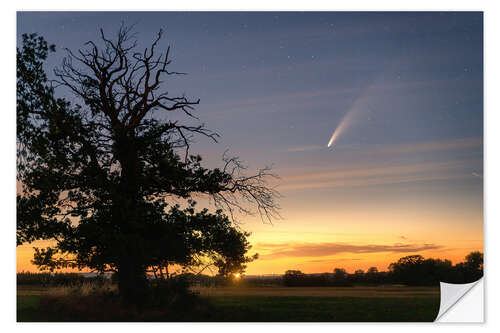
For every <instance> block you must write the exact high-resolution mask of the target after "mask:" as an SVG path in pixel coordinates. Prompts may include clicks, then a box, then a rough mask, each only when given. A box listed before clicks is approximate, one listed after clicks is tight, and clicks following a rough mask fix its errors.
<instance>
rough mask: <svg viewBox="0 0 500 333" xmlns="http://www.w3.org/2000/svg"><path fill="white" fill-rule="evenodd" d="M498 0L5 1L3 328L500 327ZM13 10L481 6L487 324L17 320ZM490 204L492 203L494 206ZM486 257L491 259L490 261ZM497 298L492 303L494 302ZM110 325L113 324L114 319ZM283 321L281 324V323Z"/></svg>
mask: <svg viewBox="0 0 500 333" xmlns="http://www.w3.org/2000/svg"><path fill="white" fill-rule="evenodd" d="M496 3H498V1H460V0H454V1H436V0H431V1H428V0H421V1H418V2H417V1H411V2H410V1H407V2H404V1H384V0H379V1H368V0H366V1H343V2H331V1H315V0H309V1H307V2H304V1H292V0H290V1H269V0H266V1H262V0H253V1H252V2H247V3H236V2H233V1H217V0H212V1H210V2H208V1H207V2H203V1H190V2H189V3H187V2H184V1H182V2H176V3H174V2H171V1H164V0H163V1H160V0H150V1H147V2H140V1H130V0H122V1H119V2H118V1H117V2H115V3H114V4H110V3H109V2H108V3H104V2H103V1H96V0H87V1H85V2H70V1H67V0H65V1H63V0H57V1H50V2H49V1H43V2H40V1H15V2H8V3H7V2H4V3H3V6H2V7H3V8H2V11H1V14H0V15H1V21H0V22H1V23H0V24H1V25H2V32H3V35H2V42H3V52H1V53H0V56H1V60H2V62H1V64H2V65H3V68H2V77H1V84H2V86H1V88H2V89H1V91H2V97H3V98H2V102H3V105H2V110H3V112H2V121H1V126H2V128H1V130H0V135H1V141H0V142H1V145H0V147H1V149H2V151H1V154H2V155H1V156H2V163H0V166H1V175H2V176H3V179H2V183H1V184H2V190H1V200H0V203H1V205H2V213H3V214H2V217H3V221H2V228H3V230H2V232H1V235H2V241H1V245H2V247H3V248H2V249H3V252H2V253H3V254H4V255H3V256H2V257H3V259H4V267H5V269H4V272H3V274H1V275H0V276H1V279H2V281H1V282H2V283H1V286H2V288H3V293H2V294H3V296H4V297H3V298H2V303H3V305H4V306H3V307H2V311H0V313H1V316H2V319H3V320H2V328H4V327H5V329H6V330H8V331H10V330H11V329H15V330H20V331H31V330H33V331H35V330H36V331H37V332H50V333H53V332H57V331H61V332H65V331H68V330H72V331H75V332H85V333H88V331H89V330H92V331H96V330H97V331H104V330H106V331H108V330H110V329H114V328H118V329H120V330H126V331H128V330H130V331H131V332H132V331H136V330H137V329H138V326H141V327H142V326H144V328H145V329H151V330H157V329H161V330H163V329H165V330H178V329H183V330H185V329H189V330H191V329H192V330H196V331H199V330H202V331H203V332H218V333H219V332H221V331H223V332H231V333H235V332H238V333H240V332H241V333H244V332H252V333H254V331H255V330H256V329H258V330H262V329H264V330H266V331H268V330H269V331H275V330H276V329H280V328H281V326H283V327H282V328H281V329H286V330H287V331H288V332H303V331H304V329H306V327H307V328H312V329H314V330H315V331H324V332H331V331H332V330H336V329H349V330H350V329H355V330H358V329H359V330H360V331H361V330H363V331H366V330H370V332H379V331H380V332H398V333H399V332H401V330H403V329H404V330H405V332H420V331H422V329H425V330H440V331H442V330H453V331H457V332H461V331H463V332H470V331H471V330H473V331H476V330H479V329H490V328H494V327H497V329H496V330H497V331H498V329H499V326H500V325H499V320H498V316H494V315H493V314H494V313H495V312H497V311H498V305H499V304H494V302H497V301H496V300H495V299H494V297H495V296H494V295H499V292H498V291H499V288H498V285H499V284H498V283H489V281H500V280H499V274H498V272H499V265H495V262H498V259H496V260H494V259H492V260H490V258H498V254H499V252H498V243H499V242H498V240H497V239H495V238H494V237H495V236H496V237H498V235H500V232H499V226H498V225H499V224H498V221H500V214H499V210H498V206H499V205H498V204H497V205H495V201H496V202H498V200H499V199H498V198H499V197H500V193H499V190H498V189H499V188H500V186H499V185H500V181H499V180H500V176H499V172H500V159H499V155H498V151H499V150H500V148H499V147H500V145H499V143H500V139H499V138H500V128H498V126H499V124H500V122H499V117H500V115H499V112H500V105H499V102H498V95H499V93H500V80H499V78H500V71H499V66H500V52H499V47H498V32H499V31H500V13H499V11H498V6H497V5H496ZM16 10H75V11H77V10H131V11H134V10H138V11H146V10H152V11H158V10H170V11H172V10H211V11H214V10H267V11H269V10H300V11H304V10H308V11H311V10H363V11H368V10H377V11H380V10H391V11H394V10H398V11H399V10H401V11H413V10H418V11H422V10H431V11H437V10H459V11H468V10H474V11H477V10H479V11H484V12H485V14H484V20H485V25H484V26H485V140H484V142H485V171H484V172H485V177H484V179H485V200H484V202H485V260H486V262H485V271H486V281H485V284H486V285H487V286H486V290H487V294H486V295H485V298H486V316H485V320H486V324H485V325H473V327H471V325H460V324H411V325H409V324H362V323H359V324H358V323H356V324H16V323H15V303H14V300H15V288H14V286H15V275H14V272H15V239H14V236H13V235H14V228H15V227H14V221H15V198H14V191H15V181H14V174H15V125H14V124H15V116H14V111H13V110H15V97H14V96H15V86H14V78H15V52H14V45H15V43H16V37H15V29H16V23H15V20H16V13H15V12H16ZM495 206H496V207H495ZM490 264H491V265H490ZM495 305H497V306H495ZM157 325H166V326H165V327H155V326H157ZM115 326H116V327H115ZM285 326H286V327H285Z"/></svg>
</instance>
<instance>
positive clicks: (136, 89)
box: [17, 27, 278, 303]
mask: <svg viewBox="0 0 500 333" xmlns="http://www.w3.org/2000/svg"><path fill="white" fill-rule="evenodd" d="M161 37H162V32H161V31H160V32H159V33H158V35H157V37H156V38H155V39H154V41H153V42H152V44H151V46H150V47H149V48H146V49H144V50H143V51H140V52H139V51H138V50H137V48H136V42H135V40H134V38H133V37H132V34H131V31H130V29H129V28H125V27H122V28H120V30H119V32H118V35H117V37H116V39H114V40H112V39H109V38H108V37H106V36H105V34H104V33H103V31H102V30H101V34H100V41H99V42H92V41H89V42H87V43H86V44H85V46H86V49H83V50H79V51H77V52H73V51H71V50H67V52H68V56H67V57H66V58H65V59H64V61H63V63H62V66H61V67H60V68H58V69H56V71H55V75H56V77H57V79H56V80H55V81H54V82H51V81H49V80H48V78H47V76H46V75H45V73H44V70H43V63H44V61H45V60H46V58H47V56H48V54H49V52H50V51H54V47H53V46H48V44H47V42H46V41H45V40H44V39H43V38H42V37H38V36H36V35H34V34H33V35H23V44H22V47H21V48H18V50H17V124H18V125H17V157H18V158H17V163H18V180H19V181H20V182H21V183H22V186H23V190H22V193H21V194H19V195H18V197H17V241H18V244H22V243H25V242H32V241H34V240H39V239H52V240H54V241H55V245H54V246H50V247H48V248H45V249H36V254H35V258H34V263H35V264H37V265H38V266H39V267H40V268H42V269H51V270H53V269H59V268H64V267H76V268H84V267H88V268H90V269H92V270H95V271H99V272H107V271H111V272H116V276H117V278H118V282H119V290H120V294H121V295H122V296H123V297H124V300H126V301H127V302H130V303H140V302H142V301H143V300H144V299H145V298H146V295H147V293H148V283H147V278H146V272H147V270H150V269H152V270H153V271H154V272H155V274H158V275H163V274H168V266H169V265H180V266H182V267H205V265H210V264H213V265H215V266H216V267H218V269H219V273H220V274H223V275H227V274H229V273H230V272H234V271H242V270H243V269H244V267H245V263H247V262H249V261H251V260H253V259H254V258H251V257H248V256H247V255H246V254H247V252H248V250H249V248H250V245H249V243H248V241H247V237H248V235H249V234H248V233H246V232H243V231H241V230H240V229H239V228H238V227H237V225H235V224H234V213H236V212H238V211H239V212H242V213H249V214H251V213H254V212H255V210H254V209H253V208H252V207H254V208H256V211H258V212H259V213H260V214H261V217H262V218H263V219H271V218H273V217H276V216H277V204H276V201H275V200H276V197H277V195H278V194H277V192H276V191H275V190H273V189H272V188H270V187H268V186H267V182H266V180H267V179H268V177H273V175H272V174H271V173H270V169H269V168H263V169H260V170H258V171H257V173H256V174H254V175H249V176H247V175H245V174H244V169H245V167H244V166H243V165H242V164H241V162H240V161H239V159H238V158H236V157H231V158H230V157H228V156H226V155H224V157H223V161H224V164H223V167H222V168H215V169H207V168H204V167H203V166H202V165H201V161H202V159H201V157H200V156H199V155H191V154H190V153H189V148H190V143H192V138H193V136H194V135H201V136H204V137H206V138H208V139H210V140H213V141H216V139H217V137H218V135H217V134H216V133H214V132H212V131H210V130H208V129H206V128H205V126H204V125H203V124H194V125H193V121H197V118H196V117H195V116H194V115H193V113H192V112H193V107H194V106H195V105H197V104H198V103H199V100H191V99H189V98H187V97H186V96H184V95H183V96H174V95H172V94H170V93H169V92H168V91H166V90H165V85H164V80H165V78H167V77H170V76H173V75H176V74H179V75H180V74H182V73H177V72H174V71H171V70H170V63H171V60H170V58H169V54H170V53H169V51H170V48H167V49H166V52H165V53H158V51H157V49H158V48H159V42H160V39H161ZM52 83H56V85H54V86H53V85H52ZM57 86H61V87H63V88H66V89H68V90H69V91H71V92H72V93H73V94H74V95H75V96H76V97H77V99H79V100H80V102H79V103H80V104H71V103H69V102H68V101H67V100H65V99H63V98H56V97H55V93H54V87H57ZM180 115H184V116H185V117H186V118H189V119H191V120H192V121H185V122H181V121H180V120H178V119H180V117H179V116H180ZM175 119H177V120H175ZM200 195H201V196H206V197H207V198H209V199H211V200H212V201H213V202H214V203H215V206H216V208H217V210H216V211H215V212H209V211H208V210H207V209H202V210H197V209H196V201H195V198H196V197H197V196H200ZM176 202H179V203H181V204H180V205H179V204H175V203H176ZM226 213H227V215H226Z"/></svg>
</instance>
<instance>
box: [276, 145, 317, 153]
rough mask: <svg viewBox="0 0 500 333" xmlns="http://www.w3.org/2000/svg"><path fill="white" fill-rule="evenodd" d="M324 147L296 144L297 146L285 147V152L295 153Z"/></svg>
mask: <svg viewBox="0 0 500 333" xmlns="http://www.w3.org/2000/svg"><path fill="white" fill-rule="evenodd" d="M322 148H325V146H298V147H291V148H288V149H286V150H285V151H286V152H289V153H296V152H302V151H313V150H319V149H322Z"/></svg>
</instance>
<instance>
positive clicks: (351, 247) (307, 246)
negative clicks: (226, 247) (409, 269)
mask: <svg viewBox="0 0 500 333" xmlns="http://www.w3.org/2000/svg"><path fill="white" fill-rule="evenodd" d="M255 247H256V248H258V249H262V250H264V251H266V252H268V253H266V254H263V255H262V256H261V258H262V259H276V258H283V257H326V256H331V255H335V254H339V253H356V254H361V253H383V252H390V253H415V252H420V251H427V250H436V249H440V248H442V246H440V245H436V244H393V245H377V244H368V245H355V244H348V243H295V244H293V243H292V244H273V243H258V244H256V246H255Z"/></svg>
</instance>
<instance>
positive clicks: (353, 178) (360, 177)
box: [279, 161, 471, 191]
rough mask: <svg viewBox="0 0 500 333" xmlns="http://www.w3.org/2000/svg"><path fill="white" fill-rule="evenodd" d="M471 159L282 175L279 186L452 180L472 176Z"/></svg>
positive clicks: (331, 186)
mask: <svg viewBox="0 0 500 333" xmlns="http://www.w3.org/2000/svg"><path fill="white" fill-rule="evenodd" d="M468 162H470V161H447V162H441V163H417V164H405V165H398V166H386V167H374V168H363V169H345V170H338V171H327V172H315V173H304V174H294V175H283V176H282V177H281V179H282V180H283V183H282V184H280V185H279V190H280V191H284V190H299V189H315V188H335V187H348V186H368V185H381V184H399V183H409V182H420V181H432V180H450V179H462V178H467V177H471V175H470V173H467V172H464V167H466V164H467V163H468Z"/></svg>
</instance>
